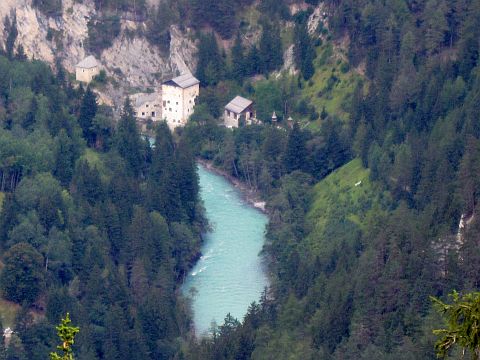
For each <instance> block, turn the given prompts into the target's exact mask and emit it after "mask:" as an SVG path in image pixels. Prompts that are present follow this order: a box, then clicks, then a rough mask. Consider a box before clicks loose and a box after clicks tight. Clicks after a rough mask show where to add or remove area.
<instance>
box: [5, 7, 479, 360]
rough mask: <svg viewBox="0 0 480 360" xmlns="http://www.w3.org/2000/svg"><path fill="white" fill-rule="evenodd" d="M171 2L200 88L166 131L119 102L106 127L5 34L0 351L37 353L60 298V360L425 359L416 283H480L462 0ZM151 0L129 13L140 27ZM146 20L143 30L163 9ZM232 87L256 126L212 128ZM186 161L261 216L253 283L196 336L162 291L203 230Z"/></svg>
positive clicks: (171, 295) (470, 18)
mask: <svg viewBox="0 0 480 360" xmlns="http://www.w3.org/2000/svg"><path fill="white" fill-rule="evenodd" d="M40 3H41V4H42V5H39V4H40ZM47 3H48V4H50V3H51V4H53V5H55V4H57V5H58V3H54V2H36V6H37V7H38V6H45V4H47ZM95 3H96V6H98V7H101V8H102V11H104V13H105V14H107V13H109V12H115V11H119V10H118V9H120V8H121V9H123V10H121V11H125V12H133V13H134V14H135V13H137V10H138V9H140V8H137V7H136V5H137V3H136V2H129V1H122V2H118V3H116V2H112V1H104V2H95ZM133 4H135V5H133ZM138 4H139V5H138V6H140V5H141V4H143V3H142V2H139V3H138ZM162 4H163V3H162ZM165 4H167V5H168V4H170V3H169V2H166V3H165ZM175 4H176V5H175V6H174V7H172V9H173V10H172V11H173V13H172V14H173V15H172V16H171V17H169V19H173V20H175V21H178V22H179V23H184V25H186V26H190V27H191V28H192V29H193V30H194V32H195V35H194V36H195V42H196V44H197V46H198V53H197V55H196V57H197V59H196V61H197V63H198V65H197V68H196V76H197V77H198V78H199V79H200V80H201V82H202V89H201V96H200V98H199V101H198V104H197V106H196V108H195V113H194V114H193V115H192V117H191V119H190V122H189V124H188V125H187V126H186V127H185V128H184V129H182V130H180V131H177V132H176V133H175V134H171V133H170V132H169V131H168V128H167V127H166V125H165V124H161V125H159V126H158V127H156V129H155V132H156V138H155V147H153V148H152V147H151V146H150V144H149V142H148V141H145V139H143V138H142V137H140V135H139V134H138V132H137V130H136V127H135V121H134V118H133V114H132V110H131V107H130V106H129V104H128V101H127V102H126V103H125V110H124V112H123V115H122V117H121V119H120V120H119V122H118V123H117V124H116V123H115V122H114V121H113V116H112V112H111V109H110V108H108V107H105V106H97V103H96V99H95V95H94V94H93V92H92V91H91V89H87V90H84V89H83V88H82V87H76V86H74V84H72V83H70V82H69V81H68V77H67V76H66V75H65V73H64V72H63V69H62V68H61V67H58V71H57V73H56V74H53V73H52V72H51V71H50V70H49V68H48V67H47V66H46V65H45V64H43V63H41V62H38V61H28V60H27V59H25V56H23V54H22V51H20V50H21V49H19V48H18V44H17V43H15V41H13V42H12V41H11V39H12V38H10V42H7V43H6V45H8V46H6V47H5V52H4V54H3V55H2V56H1V57H0V100H1V101H0V121H1V124H2V129H1V130H0V175H1V178H2V182H1V188H0V191H1V194H2V197H3V203H2V207H1V213H0V249H1V250H2V262H3V263H2V265H3V269H2V272H1V275H0V286H1V290H2V296H3V298H4V299H5V300H6V301H5V302H2V303H1V304H0V312H3V311H5V314H6V315H4V319H5V320H6V321H10V322H13V324H10V323H9V324H4V326H5V325H13V326H14V328H15V329H16V334H15V336H14V337H13V339H12V341H11V342H10V346H9V347H8V350H7V351H6V352H5V354H6V356H7V358H8V359H14V358H19V359H25V358H28V359H42V358H44V357H45V355H46V354H47V353H48V351H50V350H51V349H52V346H53V344H54V340H55V339H54V331H53V324H56V323H58V320H59V318H60V317H61V316H62V315H64V313H65V312H66V311H67V310H68V311H70V312H71V314H72V319H73V322H74V324H76V325H79V326H80V328H81V332H80V334H79V338H78V342H77V343H76V344H75V349H74V351H75V354H76V356H77V357H78V358H79V359H137V358H138V359H149V358H150V359H181V358H185V359H236V360H237V359H432V360H433V359H434V358H435V353H434V346H433V345H434V341H435V338H434V336H433V335H432V332H431V331H432V329H433V328H435V327H439V326H441V320H440V319H439V318H438V317H437V315H436V313H435V311H434V310H433V309H432V303H431V301H430V299H429V296H437V297H440V298H446V297H447V294H448V293H449V292H450V291H451V290H453V289H456V290H458V291H460V292H467V291H471V290H475V289H478V287H479V281H480V278H479V274H480V252H479V245H480V244H479V241H480V237H479V229H480V223H479V215H478V209H477V208H478V206H477V204H478V197H479V193H480V191H479V189H480V125H479V124H480V122H479V114H480V64H479V59H480V2H478V1H477V0H395V1H388V2H384V1H377V0H325V1H322V2H320V1H316V0H309V1H306V2H298V1H274V0H262V1H260V2H258V3H257V2H251V1H248V0H242V1H234V0H228V1H222V2H218V1H210V0H209V1H197V0H185V1H176V2H175ZM60 5H61V4H60ZM117 5H118V6H119V7H117ZM132 6H135V9H133V8H132ZM142 6H143V5H142ZM162 6H163V5H161V6H160V7H159V8H160V9H161V8H162ZM142 9H143V8H142ZM145 9H146V8H145ZM41 11H49V10H48V9H43V10H42V9H41ZM142 14H143V15H146V13H141V12H140V11H139V12H138V13H137V15H138V16H142ZM152 14H154V15H152ZM162 14H163V12H162V11H158V12H154V13H149V14H148V15H149V16H152V18H151V19H146V21H151V22H152V23H153V24H156V25H155V26H159V28H158V29H160V26H164V25H165V23H166V20H165V19H164V18H162V17H161V15H162ZM323 14H325V15H323ZM315 19H317V20H318V19H320V20H319V21H317V20H315ZM227 24H228V25H230V24H231V26H227ZM312 24H316V26H314V25H312ZM9 30H11V27H10V28H9ZM10 33H11V31H10ZM13 34H14V32H13ZM106 34H108V33H106ZM155 34H157V35H159V34H160V35H162V34H163V35H165V36H166V37H163V35H162V36H159V37H154V38H153V39H151V40H149V41H158V44H159V46H161V43H162V41H163V40H165V39H166V38H168V30H167V27H165V28H163V30H162V31H158V32H157V33H155V32H154V33H151V34H150V36H151V35H155ZM147 36H148V35H147ZM155 39H156V40H155ZM162 39H163V40H162ZM292 44H295V46H294V47H291V45H292ZM289 49H291V50H289ZM280 50H281V51H280ZM289 51H290V52H289ZM289 63H290V64H289ZM237 94H241V95H243V96H245V97H249V98H252V99H253V100H255V103H256V108H257V116H258V117H259V118H260V119H261V120H262V121H263V124H262V125H252V126H248V127H240V128H238V129H234V130H229V129H225V128H224V127H222V126H219V122H220V119H221V115H222V111H223V106H224V104H226V103H227V102H228V101H229V100H230V99H231V98H232V97H233V96H235V95H237ZM273 111H275V112H276V113H277V115H278V123H277V124H271V115H272V113H273ZM290 116H291V117H292V118H293V119H294V121H293V124H291V123H290V124H289V123H288V120H287V119H288V118H289V117H290ZM271 125H274V126H271ZM276 125H278V126H276ZM195 157H202V158H204V159H207V160H209V161H212V162H213V164H214V165H215V166H217V167H219V168H221V169H222V170H224V171H225V172H227V173H228V174H229V175H231V176H234V177H237V178H239V179H240V180H242V181H244V182H245V183H246V184H248V185H249V186H250V187H251V188H253V189H254V190H256V191H258V192H259V193H260V194H261V195H262V196H263V197H264V198H265V199H266V200H267V209H268V212H269V215H270V223H269V225H268V228H267V235H266V236H267V241H266V245H265V249H264V255H265V257H266V259H267V260H268V263H269V272H270V274H271V280H272V282H271V287H270V288H269V289H268V290H267V291H266V292H265V293H264V294H263V296H262V298H261V299H260V301H259V303H258V304H257V303H254V304H252V305H251V306H250V308H249V311H248V313H247V314H246V316H245V318H244V319H233V318H232V317H231V316H227V317H226V319H225V323H224V324H222V325H221V326H219V327H216V328H214V329H212V332H213V333H214V336H212V337H210V338H205V339H196V338H194V337H193V336H192V334H191V333H190V332H189V329H190V328H191V327H190V325H191V324H190V320H189V318H190V317H189V309H188V299H185V298H183V297H180V296H178V294H177V292H176V290H177V285H178V284H179V282H180V281H181V280H182V277H183V276H184V274H185V273H186V271H187V270H188V268H189V267H190V266H191V264H192V263H193V261H194V259H195V257H196V256H197V255H198V254H197V253H198V248H199V245H200V233H201V232H202V230H204V229H205V220H204V219H203V212H202V208H201V204H200V202H199V200H198V184H197V179H196V175H195V163H194V161H195ZM19 259H20V261H19ZM25 263H27V264H29V265H28V266H20V265H21V264H25ZM12 279H15V281H16V282H15V284H18V286H11V284H12ZM4 305H5V306H4ZM9 305H10V306H9ZM12 313H14V314H12ZM7 319H10V320H7ZM12 319H13V320H12ZM52 338H53V340H52ZM0 351H1V352H2V354H3V353H4V350H3V345H2V349H0ZM452 356H453V358H455V357H456V356H457V357H458V356H460V355H459V354H457V353H453V354H452Z"/></svg>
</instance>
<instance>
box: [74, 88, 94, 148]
mask: <svg viewBox="0 0 480 360" xmlns="http://www.w3.org/2000/svg"><path fill="white" fill-rule="evenodd" d="M97 108H98V105H97V97H96V95H95V94H94V93H93V91H92V90H91V89H90V86H88V87H87V91H86V92H85V95H84V96H83V99H82V104H81V106H80V115H79V117H78V123H79V124H80V127H81V128H82V131H83V137H84V138H85V139H87V142H88V144H89V145H93V144H95V134H94V133H93V131H92V125H93V118H94V117H95V115H96V114H97Z"/></svg>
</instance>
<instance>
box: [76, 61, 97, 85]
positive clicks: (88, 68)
mask: <svg viewBox="0 0 480 360" xmlns="http://www.w3.org/2000/svg"><path fill="white" fill-rule="evenodd" d="M99 73H100V66H99V64H98V62H97V59H95V58H94V57H93V56H92V55H90V56H87V57H86V58H85V59H83V60H82V61H80V62H79V63H78V64H77V65H76V66H75V78H76V79H77V81H82V82H85V83H89V82H90V81H92V79H93V78H94V77H95V76H96V75H98V74H99Z"/></svg>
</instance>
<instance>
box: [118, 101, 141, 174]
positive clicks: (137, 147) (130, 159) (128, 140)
mask: <svg viewBox="0 0 480 360" xmlns="http://www.w3.org/2000/svg"><path fill="white" fill-rule="evenodd" d="M116 148H117V150H118V153H119V154H120V156H121V157H123V158H124V159H125V160H126V162H127V165H128V168H129V170H130V172H131V173H132V174H133V175H134V176H138V175H140V173H141V171H142V168H143V156H142V143H141V141H140V134H139V133H138V128H137V123H136V121H135V116H134V115H133V108H132V104H131V102H130V99H129V98H127V99H126V100H125V103H124V106H123V113H122V117H121V118H120V121H119V122H118V128H117V134H116Z"/></svg>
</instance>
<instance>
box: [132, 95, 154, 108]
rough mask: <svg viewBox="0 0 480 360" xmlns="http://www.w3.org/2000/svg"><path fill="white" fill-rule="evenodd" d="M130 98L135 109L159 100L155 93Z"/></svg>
mask: <svg viewBox="0 0 480 360" xmlns="http://www.w3.org/2000/svg"><path fill="white" fill-rule="evenodd" d="M132 98H133V99H134V104H135V107H137V108H138V107H140V106H142V105H143V104H145V103H146V102H155V101H158V100H159V96H158V94H157V93H151V94H143V93H140V94H135V95H133V96H132Z"/></svg>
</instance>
